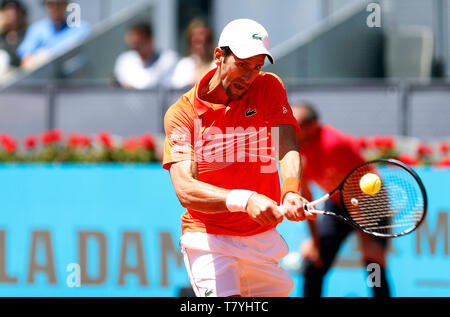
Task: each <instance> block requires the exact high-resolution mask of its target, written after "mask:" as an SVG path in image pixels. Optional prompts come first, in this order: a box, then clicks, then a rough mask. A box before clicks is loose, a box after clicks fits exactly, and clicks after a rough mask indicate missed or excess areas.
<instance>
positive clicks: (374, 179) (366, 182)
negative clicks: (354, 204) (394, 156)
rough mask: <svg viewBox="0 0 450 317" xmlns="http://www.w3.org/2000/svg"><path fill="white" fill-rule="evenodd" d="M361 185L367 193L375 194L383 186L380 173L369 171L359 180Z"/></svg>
mask: <svg viewBox="0 0 450 317" xmlns="http://www.w3.org/2000/svg"><path fill="white" fill-rule="evenodd" d="M359 187H360V188H361V190H362V191H363V192H364V193H366V194H367V195H375V194H376V193H378V192H379V190H380V188H381V180H380V178H379V177H378V175H376V174H373V173H367V174H365V175H364V176H363V177H361V180H360V181H359Z"/></svg>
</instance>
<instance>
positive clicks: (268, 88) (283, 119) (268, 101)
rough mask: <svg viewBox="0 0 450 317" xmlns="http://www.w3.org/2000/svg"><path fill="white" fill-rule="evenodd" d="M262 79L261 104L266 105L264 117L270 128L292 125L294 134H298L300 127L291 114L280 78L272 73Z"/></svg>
mask: <svg viewBox="0 0 450 317" xmlns="http://www.w3.org/2000/svg"><path fill="white" fill-rule="evenodd" d="M264 77H265V78H264V86H263V98H264V99H263V102H264V104H265V105H266V107H265V111H266V116H265V117H266V118H267V120H268V121H269V124H270V126H277V125H281V124H288V125H292V126H293V127H294V128H295V131H296V132H299V131H300V127H299V125H298V123H297V120H295V118H294V115H293V113H292V109H291V106H290V105H289V102H288V98H287V95H286V89H285V87H284V84H283V82H282V80H281V78H279V77H278V76H277V75H275V74H272V73H266V74H265V76H264Z"/></svg>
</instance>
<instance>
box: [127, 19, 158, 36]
mask: <svg viewBox="0 0 450 317" xmlns="http://www.w3.org/2000/svg"><path fill="white" fill-rule="evenodd" d="M128 31H134V32H137V33H140V34H142V35H144V36H146V37H147V38H152V37H153V28H152V26H151V25H150V24H149V23H147V22H138V23H136V24H133V25H132V26H131V27H130V28H129V29H128Z"/></svg>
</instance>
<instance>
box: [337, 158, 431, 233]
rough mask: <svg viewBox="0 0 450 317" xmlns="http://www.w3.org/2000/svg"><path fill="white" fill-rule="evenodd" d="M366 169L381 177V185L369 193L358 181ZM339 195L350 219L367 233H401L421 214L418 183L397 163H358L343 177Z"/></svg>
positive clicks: (421, 201)
mask: <svg viewBox="0 0 450 317" xmlns="http://www.w3.org/2000/svg"><path fill="white" fill-rule="evenodd" d="M367 173H375V174H377V175H378V176H379V177H380V180H381V188H380V189H379V191H378V192H376V193H374V194H373V195H369V194H366V193H364V192H363V191H362V190H361V187H360V184H359V182H360V180H361V178H362V177H363V176H364V175H365V174H367ZM341 195H342V199H343V202H344V205H345V208H346V210H347V212H348V214H349V216H350V217H351V219H352V221H354V222H355V223H356V224H357V225H359V226H360V227H362V228H363V229H364V230H366V231H369V232H371V233H375V234H380V235H385V236H392V235H398V234H402V233H404V232H408V231H410V230H412V229H414V228H415V227H416V226H417V224H418V223H419V222H420V221H421V219H422V218H423V216H424V209H425V207H424V205H425V203H424V199H423V194H422V191H421V188H420V186H419V185H418V183H417V181H416V179H415V178H414V177H413V176H412V175H411V174H410V173H409V172H408V171H406V170H405V169H403V168H402V167H400V166H397V165H389V164H387V163H371V164H367V165H363V166H361V168H359V169H357V170H355V171H354V172H353V173H352V174H351V175H350V176H349V177H348V178H347V180H346V182H345V184H344V185H343V188H342V191H341ZM355 200H356V203H355ZM352 202H353V203H352Z"/></svg>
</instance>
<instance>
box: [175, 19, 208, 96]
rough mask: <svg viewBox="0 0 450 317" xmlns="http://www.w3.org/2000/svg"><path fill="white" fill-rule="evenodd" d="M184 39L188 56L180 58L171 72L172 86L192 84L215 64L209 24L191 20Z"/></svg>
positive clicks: (180, 86)
mask: <svg viewBox="0 0 450 317" xmlns="http://www.w3.org/2000/svg"><path fill="white" fill-rule="evenodd" d="M185 39H186V44H187V49H188V56H186V57H184V58H182V59H181V60H180V61H179V62H178V64H177V66H176V68H175V71H174V73H173V76H172V80H171V84H172V87H174V88H183V87H186V86H189V85H194V84H195V83H196V82H198V81H199V80H200V79H201V78H202V77H203V76H204V75H205V74H206V73H207V72H208V71H209V70H211V69H212V68H214V67H215V66H216V65H215V64H214V61H213V36H212V31H211V29H210V28H209V26H208V25H207V24H206V23H205V22H204V21H203V20H200V19H194V20H192V21H191V23H190V24H189V26H188V27H187V29H186V33H185Z"/></svg>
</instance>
